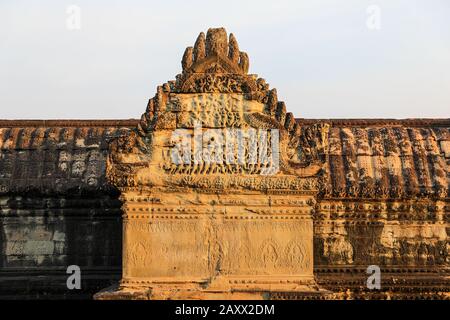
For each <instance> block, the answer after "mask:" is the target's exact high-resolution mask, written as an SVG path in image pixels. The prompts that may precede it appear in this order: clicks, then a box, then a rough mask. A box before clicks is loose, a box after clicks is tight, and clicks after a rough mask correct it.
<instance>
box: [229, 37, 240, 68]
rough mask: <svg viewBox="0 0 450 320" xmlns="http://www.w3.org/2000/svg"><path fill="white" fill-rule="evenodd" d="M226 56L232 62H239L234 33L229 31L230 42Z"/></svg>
mask: <svg viewBox="0 0 450 320" xmlns="http://www.w3.org/2000/svg"><path fill="white" fill-rule="evenodd" d="M228 57H229V58H230V60H231V61H233V62H234V63H239V45H238V43H237V40H236V38H235V37H234V35H233V34H232V33H230V44H229V51H228Z"/></svg>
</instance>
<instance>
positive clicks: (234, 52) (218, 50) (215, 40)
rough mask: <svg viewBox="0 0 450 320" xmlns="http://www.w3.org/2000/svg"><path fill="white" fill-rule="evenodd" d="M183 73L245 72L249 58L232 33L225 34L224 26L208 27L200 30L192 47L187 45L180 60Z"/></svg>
mask: <svg viewBox="0 0 450 320" xmlns="http://www.w3.org/2000/svg"><path fill="white" fill-rule="evenodd" d="M181 64H182V66H183V73H232V74H246V73H247V72H248V68H249V58H248V55H247V54H246V53H245V52H241V51H239V46H238V43H237V40H236V38H235V37H234V35H233V34H230V36H229V37H228V36H227V32H226V30H225V29H224V28H210V29H208V32H207V33H206V37H205V34H204V33H203V32H201V33H200V34H199V36H198V37H197V40H196V41H195V45H194V47H188V48H187V49H186V51H185V53H184V55H183V60H182V62H181Z"/></svg>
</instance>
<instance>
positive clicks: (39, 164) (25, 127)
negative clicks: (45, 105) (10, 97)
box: [0, 120, 136, 195]
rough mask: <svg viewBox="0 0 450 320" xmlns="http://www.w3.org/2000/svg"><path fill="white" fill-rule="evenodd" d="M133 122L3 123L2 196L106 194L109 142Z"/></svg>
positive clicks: (0, 144) (0, 131) (0, 155)
mask: <svg viewBox="0 0 450 320" xmlns="http://www.w3.org/2000/svg"><path fill="white" fill-rule="evenodd" d="M135 125H136V121H134V120H131V121H129V120H118V121H117V120H101V121H91V120H17V121H15V120H1V121H0V194H2V193H16V194H17V193H18V194H20V193H24V192H26V193H39V194H40V193H43V194H68V193H69V194H74V195H75V194H79V193H86V192H93V191H95V192H102V191H106V190H109V189H110V187H109V186H108V185H107V183H106V180H105V166H106V156H107V153H108V141H109V140H111V139H112V138H114V137H116V136H118V135H122V134H127V132H128V131H129V130H130V127H133V126H135Z"/></svg>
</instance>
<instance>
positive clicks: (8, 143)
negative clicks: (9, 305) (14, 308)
mask: <svg viewBox="0 0 450 320" xmlns="http://www.w3.org/2000/svg"><path fill="white" fill-rule="evenodd" d="M1 124H2V125H3V126H4V127H3V128H0V298H14V297H30V298H31V297H50V298H51V297H68V298H70V297H76V298H81V297H90V296H91V295H92V294H93V293H95V292H97V291H99V290H100V289H102V288H104V287H106V286H108V285H110V284H111V283H112V282H113V281H117V280H118V279H119V278H120V267H121V246H122V225H121V210H120V205H121V203H120V201H119V200H118V192H117V191H116V190H114V189H113V188H111V187H109V186H108V184H107V183H106V181H105V163H106V155H107V148H108V140H109V139H112V138H114V137H116V136H118V135H120V134H123V133H125V132H126V131H127V130H128V129H127V127H126V126H123V124H125V125H126V124H127V123H126V122H125V123H120V122H119V123H116V122H114V123H113V122H108V121H104V122H96V123H93V125H92V126H89V125H90V123H89V122H84V123H82V124H81V125H80V126H76V125H77V123H74V122H69V121H59V122H52V121H47V122H40V121H25V122H23V123H20V122H8V121H4V122H3V123H1ZM111 125H113V126H111ZM69 265H78V266H79V267H80V268H81V273H82V289H81V290H73V291H70V290H67V287H66V279H67V277H68V274H66V270H67V267H68V266H69Z"/></svg>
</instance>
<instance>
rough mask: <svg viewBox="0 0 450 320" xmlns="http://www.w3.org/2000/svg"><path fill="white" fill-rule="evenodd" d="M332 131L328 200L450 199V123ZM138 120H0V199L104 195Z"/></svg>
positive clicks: (362, 125)
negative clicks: (119, 141) (117, 146)
mask: <svg viewBox="0 0 450 320" xmlns="http://www.w3.org/2000/svg"><path fill="white" fill-rule="evenodd" d="M297 122H299V123H300V124H309V123H314V122H327V123H329V124H330V125H331V128H330V134H329V146H328V172H329V174H328V176H327V179H326V180H325V181H324V184H323V185H322V187H323V189H324V190H323V194H324V196H325V197H339V198H347V197H351V198H355V197H362V198H380V197H381V198H402V197H416V196H419V197H420V196H427V197H429V196H431V197H436V198H445V197H448V193H449V181H450V178H449V177H450V172H449V168H450V167H449V165H450V120H449V119H406V120H395V119H370V120H368V119H297ZM137 123H138V120H135V119H130V120H0V193H20V192H41V193H56V194H58V193H65V192H68V191H71V192H75V193H78V192H87V191H103V190H107V189H108V188H109V187H108V185H107V183H106V180H105V165H106V155H107V152H108V142H109V141H110V140H111V139H112V138H114V137H116V136H118V135H123V134H127V132H129V131H130V129H131V128H133V127H135V126H136V125H137Z"/></svg>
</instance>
